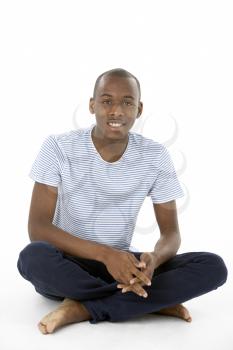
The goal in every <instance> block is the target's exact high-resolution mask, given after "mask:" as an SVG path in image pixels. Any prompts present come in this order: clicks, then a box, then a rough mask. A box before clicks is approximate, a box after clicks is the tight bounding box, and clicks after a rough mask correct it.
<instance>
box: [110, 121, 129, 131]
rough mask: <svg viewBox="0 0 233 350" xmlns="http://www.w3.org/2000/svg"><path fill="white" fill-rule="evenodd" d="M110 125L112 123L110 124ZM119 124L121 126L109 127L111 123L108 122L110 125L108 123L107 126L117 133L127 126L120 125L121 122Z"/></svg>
mask: <svg viewBox="0 0 233 350" xmlns="http://www.w3.org/2000/svg"><path fill="white" fill-rule="evenodd" d="M110 123H111V122H110ZM112 123H114V122H112ZM115 123H116V124H118V123H117V122H115ZM119 124H121V125H120V126H111V125H109V122H108V123H107V126H108V127H109V129H111V130H112V131H117V130H119V129H121V128H123V127H124V125H125V124H123V123H120V122H119Z"/></svg>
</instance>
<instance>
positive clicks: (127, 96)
mask: <svg viewBox="0 0 233 350" xmlns="http://www.w3.org/2000/svg"><path fill="white" fill-rule="evenodd" d="M104 96H106V97H113V96H112V95H110V94H102V95H100V97H104ZM124 98H131V99H132V100H135V98H134V97H133V96H130V95H126V96H124Z"/></svg>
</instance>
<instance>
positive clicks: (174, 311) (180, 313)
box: [153, 304, 192, 322]
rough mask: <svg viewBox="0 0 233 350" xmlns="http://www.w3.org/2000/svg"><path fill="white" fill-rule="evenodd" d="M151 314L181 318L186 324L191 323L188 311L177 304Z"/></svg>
mask: <svg viewBox="0 0 233 350" xmlns="http://www.w3.org/2000/svg"><path fill="white" fill-rule="evenodd" d="M153 314H160V315H168V316H175V317H179V318H182V319H183V320H185V321H187V322H192V317H191V316H190V313H189V311H188V310H187V309H186V307H184V306H183V305H182V304H177V305H174V306H170V307H167V308H165V309H161V310H159V311H156V312H153Z"/></svg>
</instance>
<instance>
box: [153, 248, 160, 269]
mask: <svg viewBox="0 0 233 350" xmlns="http://www.w3.org/2000/svg"><path fill="white" fill-rule="evenodd" d="M151 256H152V259H153V265H154V268H155V269H156V268H157V267H158V266H159V265H160V262H159V257H158V255H157V254H156V253H155V252H151Z"/></svg>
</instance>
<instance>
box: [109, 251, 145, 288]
mask: <svg viewBox="0 0 233 350" xmlns="http://www.w3.org/2000/svg"><path fill="white" fill-rule="evenodd" d="M104 264H105V265H106V268H107V270H108V272H109V273H110V274H111V276H112V277H113V278H114V279H115V280H116V281H118V282H120V283H124V284H127V285H128V284H129V283H130V280H132V279H133V278H134V277H135V276H136V277H137V278H138V280H139V281H141V282H143V283H144V284H148V283H150V279H149V278H148V277H147V276H146V275H145V274H144V273H143V272H142V271H140V270H139V268H140V267H142V266H143V264H144V263H141V262H140V261H139V260H138V259H137V258H136V257H135V256H134V254H133V253H128V252H125V251H122V250H116V249H111V250H110V251H109V254H108V255H107V257H106V259H105V262H104Z"/></svg>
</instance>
